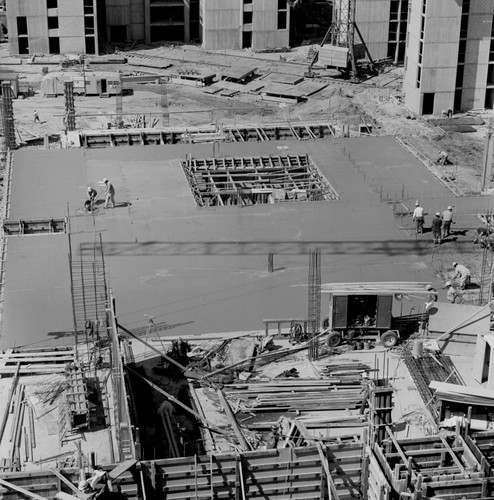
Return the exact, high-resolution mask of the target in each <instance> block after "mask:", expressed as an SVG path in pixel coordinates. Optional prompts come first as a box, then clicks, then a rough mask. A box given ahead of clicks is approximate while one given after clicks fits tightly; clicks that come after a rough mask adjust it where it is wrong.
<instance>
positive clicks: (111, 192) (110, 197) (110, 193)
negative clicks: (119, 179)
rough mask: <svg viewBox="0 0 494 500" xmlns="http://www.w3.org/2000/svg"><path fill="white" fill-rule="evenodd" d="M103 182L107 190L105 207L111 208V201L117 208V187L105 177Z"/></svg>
mask: <svg viewBox="0 0 494 500" xmlns="http://www.w3.org/2000/svg"><path fill="white" fill-rule="evenodd" d="M103 184H104V185H105V187H106V191H105V208H110V207H109V206H108V205H109V204H110V203H111V208H115V188H114V187H113V184H112V183H111V182H110V181H109V180H108V179H106V178H105V179H103Z"/></svg>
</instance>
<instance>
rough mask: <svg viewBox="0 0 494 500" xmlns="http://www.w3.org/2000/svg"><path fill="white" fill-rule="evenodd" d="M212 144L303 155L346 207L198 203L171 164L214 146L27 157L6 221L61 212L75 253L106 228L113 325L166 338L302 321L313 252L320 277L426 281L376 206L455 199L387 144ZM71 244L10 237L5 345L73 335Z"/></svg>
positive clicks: (423, 250) (408, 240)
mask: <svg viewBox="0 0 494 500" xmlns="http://www.w3.org/2000/svg"><path fill="white" fill-rule="evenodd" d="M219 149H220V152H219V153H218V151H216V154H217V155H220V156H252V155H254V156H258V155H269V154H272V155H280V154H309V155H310V156H311V158H312V159H313V160H314V162H315V163H316V165H317V166H318V167H319V169H320V170H321V171H322V172H323V173H324V175H325V176H326V177H327V179H328V180H329V182H330V183H331V184H332V185H333V187H334V188H335V189H336V191H337V192H338V193H339V195H340V197H341V200H339V201H321V202H312V203H300V202H298V203H297V202H293V203H283V204H275V205H255V206H249V207H235V206H233V207H212V208H198V207H197V206H196V204H195V202H194V198H193V197H192V194H191V191H190V189H189V186H188V184H187V181H186V178H185V175H184V173H183V171H182V168H181V166H180V163H179V160H181V159H184V158H185V155H186V154H192V155H193V156H194V157H196V158H201V157H212V156H213V146H212V145H211V144H208V145H175V146H164V147H163V146H146V147H140V146H134V147H117V148H107V149H101V150H82V149H74V150H58V151H54V150H50V151H41V150H36V151H33V150H31V151H28V150H21V151H17V152H16V153H15V158H14V165H13V182H12V198H11V205H10V213H9V219H11V220H18V219H35V218H51V217H64V216H66V215H67V213H69V214H70V231H71V240H72V252H73V255H74V258H75V259H78V258H80V255H81V253H82V254H83V255H90V254H91V253H92V251H93V247H94V243H95V242H97V241H98V240H99V235H100V234H101V236H102V240H103V248H104V257H105V265H106V270H107V275H108V278H109V281H110V286H111V288H112V291H113V294H114V296H115V297H116V311H117V316H118V320H119V322H120V323H121V324H122V325H123V326H126V327H128V328H136V327H144V326H145V325H146V323H147V321H148V318H149V317H150V316H153V317H155V318H154V322H155V323H156V324H158V323H159V324H161V326H162V327H164V331H163V334H164V335H171V336H174V337H178V336H180V335H185V334H189V333H206V332H229V331H230V332H231V331H245V330H262V329H263V323H262V320H263V319H265V318H290V317H306V315H307V288H306V286H293V285H306V284H307V277H308V252H309V249H311V248H320V249H321V253H322V259H321V260H322V282H323V283H324V282H338V281H344V282H352V281H405V280H412V281H429V280H430V281H434V276H433V272H432V270H431V268H430V267H429V266H428V265H427V263H426V260H427V259H426V256H427V254H428V252H429V250H428V247H427V246H424V245H423V244H421V243H420V242H417V241H416V240H415V237H413V238H412V237H411V236H410V234H409V233H408V232H407V231H404V230H403V229H401V230H400V228H399V223H398V222H397V221H396V220H395V219H394V217H393V213H392V210H391V207H390V205H389V203H387V202H386V201H381V200H388V199H393V197H397V198H398V199H400V196H401V192H402V190H403V189H405V190H406V192H407V195H408V197H409V198H410V199H415V198H420V199H423V200H427V203H429V204H430V205H431V207H430V210H438V209H442V210H443V209H444V208H445V207H446V206H447V205H448V204H450V203H452V200H454V197H453V195H452V194H451V193H450V192H449V191H448V190H447V189H446V188H445V187H444V186H442V185H441V184H440V183H439V182H438V181H437V179H436V178H435V177H433V176H432V175H431V174H430V173H429V172H428V171H427V170H426V169H425V167H424V166H423V165H422V164H420V163H419V162H417V161H416V160H415V159H414V158H413V157H412V156H411V155H410V154H409V153H408V152H406V151H405V150H404V149H403V148H402V147H401V146H400V145H399V144H398V143H397V142H395V140H394V139H393V138H391V137H374V138H361V139H340V140H335V141H304V142H298V141H291V142H286V141H284V142H279V143H278V142H265V143H235V144H221V145H220V147H219ZM104 177H108V178H109V179H110V180H111V181H112V182H113V184H114V186H115V189H116V197H115V198H116V202H117V206H116V208H114V209H108V210H105V209H103V208H102V205H100V210H99V212H98V213H97V214H96V215H95V216H94V217H93V216H90V215H82V214H80V213H78V209H79V208H81V207H82V204H83V202H84V199H85V195H86V189H87V186H88V185H92V186H94V187H96V189H97V190H98V191H101V190H102V187H101V185H99V184H98V181H100V182H101V180H102V179H103V178H104ZM404 185H405V188H403V186H404ZM481 202H482V203H483V200H482V201H478V203H481ZM470 203H474V202H472V201H470ZM478 203H477V204H478ZM457 204H458V203H457ZM424 205H425V203H424ZM436 205H437V208H433V207H435V206H436ZM407 208H413V206H412V207H407ZM79 212H80V211H79ZM68 250H69V244H68V238H67V236H66V235H59V234H58V235H43V236H36V235H31V236H19V237H15V236H13V237H9V238H8V242H7V256H6V262H5V266H6V274H5V297H4V307H3V317H2V332H1V339H0V348H2V349H5V348H7V347H12V346H26V345H29V346H39V345H46V344H49V345H57V344H65V343H71V342H72V341H73V340H72V335H71V333H70V332H71V330H72V329H73V321H72V306H71V299H70V274H69V263H68V257H67V255H68ZM269 252H273V253H274V267H275V272H273V273H268V272H267V263H268V253H269ZM326 307H327V305H326ZM406 307H408V306H406ZM324 310H325V304H323V312H324ZM407 312H408V311H404V313H407Z"/></svg>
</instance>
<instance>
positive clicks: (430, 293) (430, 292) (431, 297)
mask: <svg viewBox="0 0 494 500" xmlns="http://www.w3.org/2000/svg"><path fill="white" fill-rule="evenodd" d="M425 289H426V290H427V295H426V297H425V310H426V311H428V310H429V309H430V308H431V306H432V305H433V304H434V302H437V290H436V289H435V288H434V287H433V286H432V285H426V287H425Z"/></svg>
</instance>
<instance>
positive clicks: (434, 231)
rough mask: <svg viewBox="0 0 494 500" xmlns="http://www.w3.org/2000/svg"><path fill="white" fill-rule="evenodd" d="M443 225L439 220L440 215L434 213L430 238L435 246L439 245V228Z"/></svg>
mask: <svg viewBox="0 0 494 500" xmlns="http://www.w3.org/2000/svg"><path fill="white" fill-rule="evenodd" d="M442 225H443V220H442V219H441V213H440V212H436V215H435V216H434V218H433V219H432V223H431V226H432V238H433V240H434V244H435V245H440V244H441V227H442Z"/></svg>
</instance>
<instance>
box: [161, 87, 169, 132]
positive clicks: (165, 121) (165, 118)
mask: <svg viewBox="0 0 494 500" xmlns="http://www.w3.org/2000/svg"><path fill="white" fill-rule="evenodd" d="M161 113H162V115H161V126H162V127H168V126H169V125H170V113H169V111H168V89H167V88H166V83H163V85H162V86H161Z"/></svg>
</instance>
